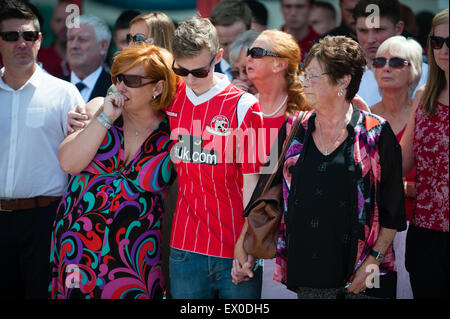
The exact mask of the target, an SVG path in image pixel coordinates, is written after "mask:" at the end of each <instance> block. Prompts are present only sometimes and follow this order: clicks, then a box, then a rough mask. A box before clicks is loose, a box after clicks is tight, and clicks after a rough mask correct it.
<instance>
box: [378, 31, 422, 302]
mask: <svg viewBox="0 0 450 319" xmlns="http://www.w3.org/2000/svg"><path fill="white" fill-rule="evenodd" d="M373 70H374V74H375V79H376V80H377V83H378V88H379V90H380V92H381V97H382V99H381V101H380V102H379V103H377V104H375V105H373V106H372V107H371V111H372V112H373V113H374V114H377V115H379V116H381V117H382V118H384V119H385V120H387V121H388V122H389V124H390V125H391V127H392V130H393V131H394V134H395V136H396V137H397V140H398V141H399V142H400V140H401V138H402V136H403V134H404V132H405V130H406V123H407V122H408V118H409V116H410V114H411V112H412V94H413V92H414V91H415V89H416V87H417V84H418V83H419V80H420V77H421V73H422V47H421V46H420V44H419V43H418V42H416V41H415V40H413V39H406V38H405V37H403V36H394V37H391V38H389V39H387V40H386V41H384V42H383V43H382V44H381V45H380V47H379V48H378V51H377V53H376V57H375V59H374V60H373ZM414 175H415V170H413V171H411V173H410V174H408V176H406V177H405V178H404V185H405V209H406V219H407V220H409V219H410V217H411V210H412V207H413V205H414V198H415V188H414ZM405 240H406V232H401V233H397V235H396V236H395V238H394V250H395V254H396V263H397V273H398V276H397V298H399V299H405V298H409V299H410V298H412V291H411V285H410V283H409V276H408V272H407V271H406V269H405V260H404V259H405V258H404V256H405Z"/></svg>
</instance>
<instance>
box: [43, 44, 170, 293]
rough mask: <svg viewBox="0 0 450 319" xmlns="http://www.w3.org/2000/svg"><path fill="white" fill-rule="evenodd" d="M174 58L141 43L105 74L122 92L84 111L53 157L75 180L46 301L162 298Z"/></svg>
mask: <svg viewBox="0 0 450 319" xmlns="http://www.w3.org/2000/svg"><path fill="white" fill-rule="evenodd" d="M171 63H172V55H171V54H170V53H169V52H168V51H167V50H165V49H162V48H159V47H156V46H154V45H151V44H147V43H143V44H140V45H133V46H129V47H127V48H125V49H124V50H123V51H121V53H120V54H119V55H118V56H117V57H116V58H115V60H114V64H113V66H112V68H111V77H112V80H113V83H114V84H115V85H116V86H117V90H118V93H115V94H111V95H108V96H107V97H106V98H97V99H94V100H92V101H91V102H90V103H88V104H87V105H86V111H87V114H88V117H89V120H88V121H87V125H86V127H85V128H84V129H82V130H78V131H77V132H75V133H73V134H71V135H69V136H68V137H67V138H66V139H65V140H64V141H63V143H62V144H61V146H60V148H59V152H58V156H59V160H60V165H61V168H62V169H63V170H64V171H65V172H67V173H70V174H72V177H71V180H70V182H69V185H68V187H67V190H66V193H65V194H64V196H63V198H62V200H61V203H60V205H59V208H58V212H57V216H56V221H55V224H54V230H53V234H52V246H51V247H52V249H51V269H52V277H51V282H50V294H51V298H108V299H110V298H161V297H163V293H164V280H163V278H162V264H161V253H160V242H161V232H160V228H161V222H162V216H163V206H162V200H163V198H164V196H165V195H166V193H167V188H168V185H169V183H170V182H171V179H172V178H173V174H172V173H173V172H172V171H173V167H172V162H171V161H170V149H171V146H172V143H171V141H170V131H169V122H168V119H167V117H166V116H165V113H164V112H163V111H162V109H163V108H165V107H167V106H168V105H169V103H170V102H171V101H172V99H173V97H174V95H175V92H176V82H177V77H176V75H175V74H173V72H172V70H171Z"/></svg>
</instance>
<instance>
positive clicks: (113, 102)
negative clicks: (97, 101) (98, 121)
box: [103, 93, 127, 122]
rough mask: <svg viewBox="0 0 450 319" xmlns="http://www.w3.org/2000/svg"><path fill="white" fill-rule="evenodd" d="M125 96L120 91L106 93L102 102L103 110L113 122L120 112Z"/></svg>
mask: <svg viewBox="0 0 450 319" xmlns="http://www.w3.org/2000/svg"><path fill="white" fill-rule="evenodd" d="M126 100H127V98H126V97H125V96H124V95H123V94H121V93H113V94H110V95H107V96H106V97H105V100H104V102H103V112H104V113H105V114H106V115H108V116H109V117H110V118H111V120H112V121H113V122H114V121H115V120H116V119H117V118H118V117H119V116H120V115H121V114H122V110H123V107H124V105H125V102H126Z"/></svg>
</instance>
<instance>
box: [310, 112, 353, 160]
mask: <svg viewBox="0 0 450 319" xmlns="http://www.w3.org/2000/svg"><path fill="white" fill-rule="evenodd" d="M317 125H318V126H319V138H320V144H322V146H325V144H324V143H323V140H322V127H321V126H320V122H319V121H317ZM346 126H347V119H346V120H345V121H344V127H343V128H345V127H346ZM343 132H345V130H342V129H341V134H339V135H338V136H337V137H336V138H335V139H334V141H333V142H332V143H331V144H329V145H328V146H325V153H324V155H325V156H328V155H329V154H330V153H329V149H330V147H332V146H333V145H334V144H336V142H337V141H338V140H339V138H340V137H341V136H342V134H343Z"/></svg>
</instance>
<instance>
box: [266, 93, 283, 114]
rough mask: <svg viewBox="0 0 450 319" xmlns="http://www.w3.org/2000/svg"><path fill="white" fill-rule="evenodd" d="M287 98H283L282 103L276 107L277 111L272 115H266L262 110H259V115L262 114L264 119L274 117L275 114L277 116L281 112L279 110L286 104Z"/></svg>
mask: <svg viewBox="0 0 450 319" xmlns="http://www.w3.org/2000/svg"><path fill="white" fill-rule="evenodd" d="M287 98H288V96H287V95H286V97H285V98H284V100H283V102H281V104H280V105H279V106H278V107H277V109H276V110H275V111H274V112H273V113H270V114H266V113H264V112H263V111H262V110H261V113H262V114H263V116H264V117H272V116H274V115H275V114H277V113H278V112H279V111H280V110H281V108H282V107H283V105H284V103H286V100H287Z"/></svg>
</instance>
